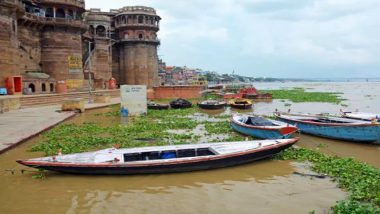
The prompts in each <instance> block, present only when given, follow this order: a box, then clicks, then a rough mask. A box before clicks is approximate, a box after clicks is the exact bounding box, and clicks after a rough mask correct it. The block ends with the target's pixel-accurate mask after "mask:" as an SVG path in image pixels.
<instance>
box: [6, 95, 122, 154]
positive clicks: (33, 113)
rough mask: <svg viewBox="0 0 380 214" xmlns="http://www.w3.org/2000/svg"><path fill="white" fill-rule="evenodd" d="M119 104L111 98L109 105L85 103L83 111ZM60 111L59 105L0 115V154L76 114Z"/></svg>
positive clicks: (115, 99)
mask: <svg viewBox="0 0 380 214" xmlns="http://www.w3.org/2000/svg"><path fill="white" fill-rule="evenodd" d="M119 103H120V98H112V99H111V102H109V103H86V104H85V109H86V110H90V109H96V108H102V107H106V106H110V105H115V104H119ZM60 110H61V106H60V105H53V106H43V107H33V108H25V109H18V110H13V111H10V112H5V113H2V114H0V136H1V138H0V154H1V153H3V152H5V151H7V150H8V149H10V148H12V147H14V146H16V145H18V144H20V143H22V142H24V141H26V140H28V139H30V138H32V137H33V136H36V135H38V134H39V133H41V132H43V131H46V130H48V129H50V128H51V127H53V126H55V125H57V124H59V123H61V122H63V121H65V120H67V119H69V118H71V117H74V116H75V114H76V113H75V112H61V111H60Z"/></svg>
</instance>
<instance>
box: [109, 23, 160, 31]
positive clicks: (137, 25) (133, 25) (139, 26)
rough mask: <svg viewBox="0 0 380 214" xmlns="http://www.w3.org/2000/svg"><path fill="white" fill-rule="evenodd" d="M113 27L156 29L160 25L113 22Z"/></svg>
mask: <svg viewBox="0 0 380 214" xmlns="http://www.w3.org/2000/svg"><path fill="white" fill-rule="evenodd" d="M115 28H129V29H150V30H155V31H158V30H159V28H160V26H159V25H154V24H145V23H127V24H124V23H123V24H117V23H115Z"/></svg>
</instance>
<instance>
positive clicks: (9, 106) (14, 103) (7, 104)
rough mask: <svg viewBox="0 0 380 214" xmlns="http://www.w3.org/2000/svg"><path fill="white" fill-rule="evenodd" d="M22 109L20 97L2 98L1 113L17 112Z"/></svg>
mask: <svg viewBox="0 0 380 214" xmlns="http://www.w3.org/2000/svg"><path fill="white" fill-rule="evenodd" d="M19 108H20V97H17V96H14V97H4V98H1V97H0V113H4V112H8V111H12V110H16V109H19Z"/></svg>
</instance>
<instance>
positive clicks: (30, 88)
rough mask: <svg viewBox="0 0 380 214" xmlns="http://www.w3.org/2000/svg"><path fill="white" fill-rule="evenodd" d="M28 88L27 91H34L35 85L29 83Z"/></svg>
mask: <svg viewBox="0 0 380 214" xmlns="http://www.w3.org/2000/svg"><path fill="white" fill-rule="evenodd" d="M28 88H29V92H32V93H34V92H36V86H34V84H33V83H30V84H29V87H28Z"/></svg>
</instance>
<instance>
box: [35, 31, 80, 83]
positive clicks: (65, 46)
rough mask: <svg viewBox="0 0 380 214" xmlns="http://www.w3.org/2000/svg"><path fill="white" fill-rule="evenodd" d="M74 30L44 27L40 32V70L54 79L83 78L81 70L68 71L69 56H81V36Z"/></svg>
mask: <svg viewBox="0 0 380 214" xmlns="http://www.w3.org/2000/svg"><path fill="white" fill-rule="evenodd" d="M81 37H82V36H81V34H80V33H79V32H76V31H75V30H67V29H59V28H53V27H51V28H45V29H44V30H43V31H42V34H41V40H42V42H41V43H42V47H41V62H42V71H43V72H45V73H47V74H49V75H50V76H51V77H52V78H55V79H56V80H68V79H75V80H83V71H77V72H76V71H74V72H70V70H69V65H68V57H69V56H80V57H81V56H82V38H81Z"/></svg>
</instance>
